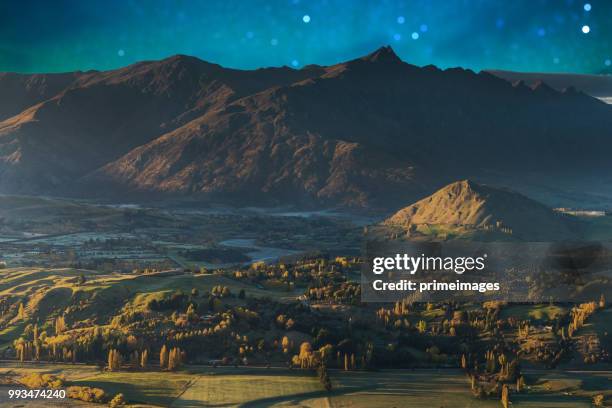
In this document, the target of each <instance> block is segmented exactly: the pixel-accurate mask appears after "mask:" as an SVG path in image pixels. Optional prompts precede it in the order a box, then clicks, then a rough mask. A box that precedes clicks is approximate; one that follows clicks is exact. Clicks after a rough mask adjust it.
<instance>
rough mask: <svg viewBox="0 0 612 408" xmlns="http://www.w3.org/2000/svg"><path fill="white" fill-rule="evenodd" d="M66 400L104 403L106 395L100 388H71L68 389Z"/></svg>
mask: <svg viewBox="0 0 612 408" xmlns="http://www.w3.org/2000/svg"><path fill="white" fill-rule="evenodd" d="M66 391H67V395H68V398H72V399H78V400H81V401H85V402H98V403H102V402H106V400H107V399H108V398H107V395H106V393H105V392H104V390H103V389H101V388H93V387H81V386H72V387H68V389H67V390H66Z"/></svg>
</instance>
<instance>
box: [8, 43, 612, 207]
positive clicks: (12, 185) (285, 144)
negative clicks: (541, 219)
mask: <svg viewBox="0 0 612 408" xmlns="http://www.w3.org/2000/svg"><path fill="white" fill-rule="evenodd" d="M74 76H75V79H74V81H71V82H70V83H69V84H68V82H69V81H68V79H66V78H63V80H64V81H65V82H66V83H67V85H66V88H65V89H62V90H61V91H59V92H58V93H57V94H56V95H53V96H51V97H49V98H47V99H44V100H39V99H42V98H44V97H46V96H47V94H45V93H44V92H43V93H41V92H42V91H39V92H38V95H42V96H38V97H36V98H32V101H36V102H37V103H36V104H34V105H32V106H29V107H27V108H26V109H23V110H22V111H21V112H20V113H19V114H17V115H13V116H12V117H9V118H6V119H4V120H3V121H2V122H0V190H1V191H3V192H27V193H45V194H79V195H84V196H89V195H92V194H93V195H95V194H99V193H100V192H104V194H109V195H113V194H117V195H120V194H123V193H125V192H137V193H155V194H162V195H163V194H170V195H172V194H176V195H202V196H205V195H213V194H214V195H235V196H243V197H259V198H263V199H265V200H269V201H271V202H274V203H306V202H309V203H313V204H314V205H317V203H319V204H325V205H329V204H339V205H347V206H356V207H370V206H382V207H393V206H396V205H399V204H401V203H404V202H406V200H410V199H416V198H419V197H422V196H424V195H425V194H427V193H429V192H431V191H433V189H434V188H435V187H437V186H439V185H441V184H444V183H445V182H449V181H451V180H453V179H457V178H460V177H468V176H470V177H472V176H473V175H474V174H476V175H478V174H501V176H500V177H501V179H504V178H505V176H504V174H512V175H516V174H520V173H521V172H542V173H543V175H544V176H543V177H544V178H545V182H546V183H550V179H551V178H554V177H556V174H557V173H558V172H563V171H566V170H567V165H565V164H564V165H562V164H563V163H572V166H573V169H572V171H574V169H575V173H576V175H577V176H578V177H583V176H584V175H592V174H593V173H594V171H595V170H599V169H603V170H605V169H607V168H608V164H607V158H606V157H605V155H604V154H603V153H602V152H604V151H605V149H606V148H608V147H610V144H611V142H610V141H609V140H608V139H609V138H608V131H607V129H609V128H612V110H611V109H610V107H609V106H607V105H605V104H603V103H600V102H599V101H597V100H595V99H593V98H591V97H589V96H587V95H584V94H582V93H580V92H558V91H556V90H554V89H552V88H550V87H548V86H544V85H540V86H537V87H532V88H530V87H527V86H525V85H522V84H510V83H508V82H506V81H505V80H502V79H500V78H497V77H495V76H494V75H492V74H489V73H486V72H481V73H474V72H472V71H470V70H464V69H460V68H451V69H446V70H440V69H438V68H436V67H433V66H426V67H422V68H420V67H417V66H414V65H411V64H408V63H405V62H403V61H402V60H401V59H400V58H399V57H398V56H397V55H396V54H395V53H394V51H393V49H392V48H391V47H388V46H387V47H381V48H379V49H378V50H376V51H374V52H373V53H370V54H368V55H366V56H364V57H360V58H356V59H353V60H350V61H347V62H342V63H339V64H335V65H331V66H327V67H324V66H307V67H305V68H302V69H299V70H296V69H292V68H287V67H280V68H262V69H258V70H253V71H243V70H234V69H228V68H223V67H221V66H219V65H217V64H212V63H208V62H205V61H202V60H199V59H197V58H195V57H188V56H181V55H177V56H173V57H170V58H166V59H164V60H160V61H149V62H140V63H136V64H132V65H130V66H128V67H124V68H120V69H117V70H111V71H95V72H87V73H80V74H78V75H76V74H74ZM1 78H2V77H1V76H0V81H1ZM62 84H63V82H62ZM0 86H1V82H0ZM0 99H1V98H0ZM0 106H2V104H1V103H0ZM14 109H16V108H14ZM0 113H1V110H0ZM572 115H573V116H575V117H570V116H572ZM578 134H580V135H581V139H577V137H576V135H578ZM583 141H584V143H582V142H583ZM517 162H520V164H521V165H520V167H518V168H517ZM483 169H485V171H483ZM559 174H561V173H559ZM502 181H503V180H502Z"/></svg>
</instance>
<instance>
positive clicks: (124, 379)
mask: <svg viewBox="0 0 612 408" xmlns="http://www.w3.org/2000/svg"><path fill="white" fill-rule="evenodd" d="M31 372H50V373H54V374H63V375H65V377H66V379H67V380H68V381H69V382H70V383H71V384H76V385H85V386H94V387H99V388H102V389H104V390H105V391H106V392H107V393H108V394H110V395H114V394H117V393H119V392H121V393H123V394H124V395H125V397H126V399H127V400H128V401H129V402H130V403H132V404H138V405H146V406H171V407H183V408H191V407H242V408H255V407H302V408H392V407H397V408H400V407H411V408H420V407H423V408H439V407H446V408H451V407H452V408H457V407H458V408H498V407H499V406H500V403H499V401H498V400H497V399H489V400H477V399H474V398H473V397H472V396H471V393H470V391H469V384H468V381H467V379H466V377H465V375H464V374H463V373H462V372H461V371H459V370H449V369H446V370H383V371H377V372H365V371H352V372H343V371H337V370H331V371H330V376H331V378H332V383H333V387H334V388H333V390H332V391H331V392H330V393H328V392H326V391H324V390H323V388H322V386H321V384H320V383H319V381H318V379H317V377H316V376H315V375H314V373H312V372H307V371H300V370H287V369H281V368H270V369H266V368H255V367H249V368H233V367H219V368H210V367H199V366H190V367H188V368H186V369H185V370H183V371H180V372H177V373H165V372H163V373H162V372H101V371H99V369H98V368H97V367H93V366H81V365H69V364H63V365H50V364H29V365H25V366H20V365H19V364H8V365H7V366H6V367H2V368H1V369H0V375H2V374H12V375H14V376H16V377H18V376H20V375H24V374H27V373H31ZM526 377H527V379H528V389H527V390H526V391H525V392H524V393H521V394H514V393H513V394H511V401H512V406H513V407H525V408H582V407H584V408H588V407H591V399H592V397H593V395H595V394H598V393H603V394H604V395H606V397H607V398H610V397H612V390H611V389H610V387H609V384H610V383H611V381H612V372H610V371H579V372H578V371H576V372H574V371H570V372H559V371H545V370H540V371H535V370H531V371H528V372H527V374H526Z"/></svg>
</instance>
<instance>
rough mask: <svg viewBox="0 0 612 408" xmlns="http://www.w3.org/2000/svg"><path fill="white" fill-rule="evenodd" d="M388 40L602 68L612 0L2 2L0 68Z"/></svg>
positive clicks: (220, 55) (460, 60)
mask: <svg viewBox="0 0 612 408" xmlns="http://www.w3.org/2000/svg"><path fill="white" fill-rule="evenodd" d="M587 27H588V29H587ZM586 31H588V32H586ZM386 44H390V45H392V46H393V48H394V49H395V50H396V52H397V53H398V55H399V56H400V57H401V58H402V59H403V60H405V61H407V62H411V63H414V64H417V65H426V64H435V65H438V66H440V67H449V66H462V67H466V68H472V69H475V70H479V69H484V68H502V69H512V70H521V71H567V72H584V73H597V72H602V71H604V70H607V69H610V65H612V62H611V60H612V0H583V1H577V0H402V1H399V0H398V1H391V0H388V1H377V0H278V1H260V0H241V1H237V0H220V1H218V0H202V1H181V0H174V1H170V0H146V1H145V0H104V1H98V0H84V1H81V0H54V1H42V0H39V1H33V0H32V1H28V0H25V1H23V0H21V1H12V2H9V1H2V0H0V71H18V72H57V71H69V70H78V69H80V70H87V69H109V68H115V67H119V66H123V65H127V64H129V63H132V62H135V61H140V60H145V59H160V58H164V57H167V56H169V55H172V54H179V53H180V54H189V55H194V56H197V57H199V58H202V59H204V60H207V61H211V62H217V63H220V64H222V65H224V66H230V67H236V68H256V67H261V66H278V65H289V66H292V65H293V66H295V67H301V66H303V65H305V64H312V63H316V64H331V63H335V62H339V61H342V60H346V59H349V58H354V57H357V56H361V55H364V54H366V53H368V52H371V51H372V50H374V49H376V48H378V47H379V46H381V45H386Z"/></svg>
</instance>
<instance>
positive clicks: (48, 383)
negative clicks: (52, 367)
mask: <svg viewBox="0 0 612 408" xmlns="http://www.w3.org/2000/svg"><path fill="white" fill-rule="evenodd" d="M19 382H20V383H22V384H23V385H25V386H26V387H28V388H60V387H62V386H63V385H64V379H63V378H62V377H58V376H55V375H52V374H40V373H34V374H28V375H26V376H23V377H21V378H20V379H19Z"/></svg>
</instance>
